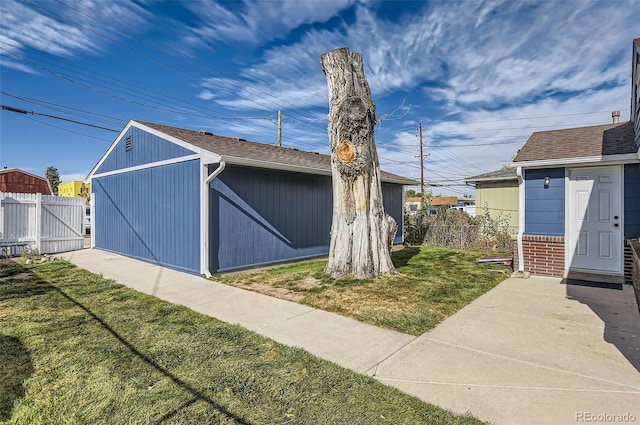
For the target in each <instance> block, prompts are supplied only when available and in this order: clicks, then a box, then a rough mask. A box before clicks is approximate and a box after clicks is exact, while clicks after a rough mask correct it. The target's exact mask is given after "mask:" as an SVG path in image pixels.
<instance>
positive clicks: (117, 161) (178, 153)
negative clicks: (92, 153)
mask: <svg viewBox="0 0 640 425" xmlns="http://www.w3.org/2000/svg"><path fill="white" fill-rule="evenodd" d="M195 153H196V152H195V151H194V150H190V149H187V148H186V147H184V146H180V145H178V144H176V143H173V142H172V141H169V140H167V139H166V138H163V137H161V136H160V135H157V134H152V133H150V132H147V131H145V130H143V129H141V128H138V127H135V126H128V128H126V129H125V131H124V132H123V133H122V134H121V135H120V136H119V137H118V139H116V141H115V142H114V144H113V145H112V147H111V149H109V152H108V153H107V155H106V156H105V157H104V158H103V159H102V161H101V163H100V164H99V165H98V168H97V169H96V170H95V173H94V174H103V173H109V172H113V171H116V170H121V169H126V168H131V167H137V166H141V165H144V164H150V163H157V162H160V161H168V160H172V159H176V158H181V157H186V156H190V155H194V154H195Z"/></svg>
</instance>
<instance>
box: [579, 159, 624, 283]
mask: <svg viewBox="0 0 640 425" xmlns="http://www.w3.org/2000/svg"><path fill="white" fill-rule="evenodd" d="M621 182H622V177H621V167H619V166H613V167H594V168H580V169H572V170H569V205H568V206H567V208H568V224H569V226H568V227H569V229H568V230H569V235H568V244H567V249H568V250H569V251H568V252H567V262H568V264H567V268H570V269H583V270H592V271H596V272H599V271H601V272H613V273H622V264H623V261H622V220H621V219H622V184H621Z"/></svg>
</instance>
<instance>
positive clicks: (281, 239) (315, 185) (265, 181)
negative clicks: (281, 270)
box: [209, 165, 333, 272]
mask: <svg viewBox="0 0 640 425" xmlns="http://www.w3.org/2000/svg"><path fill="white" fill-rule="evenodd" d="M332 196H333V193H332V187H331V177H329V176H320V175H313V174H302V173H292V172H285V171H273V170H265V169H256V168H247V167H240V166H232V165H231V166H229V165H228V166H227V167H226V169H225V170H224V172H223V173H222V174H220V176H218V177H217V178H216V179H215V180H213V182H212V183H211V188H210V201H209V205H210V207H209V208H210V246H211V250H210V255H211V258H210V259H209V265H210V268H211V271H212V272H216V271H222V270H228V269H234V268H240V267H248V266H255V265H260V264H266V263H274V262H278V261H284V260H290V259H296V258H304V257H310V256H315V255H322V254H326V253H328V252H329V230H330V228H331V215H332V204H333V201H332Z"/></svg>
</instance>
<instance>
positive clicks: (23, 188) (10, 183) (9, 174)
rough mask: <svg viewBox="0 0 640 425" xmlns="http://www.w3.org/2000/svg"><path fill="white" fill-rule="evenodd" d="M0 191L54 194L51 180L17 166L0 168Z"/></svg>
mask: <svg viewBox="0 0 640 425" xmlns="http://www.w3.org/2000/svg"><path fill="white" fill-rule="evenodd" d="M0 192H5V193H41V194H43V195H52V194H53V191H52V190H51V185H50V184H49V180H47V179H46V178H44V177H40V176H36V175H35V174H31V173H27V172H26V171H22V170H19V169H17V168H12V169H9V170H0Z"/></svg>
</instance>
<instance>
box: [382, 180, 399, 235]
mask: <svg viewBox="0 0 640 425" xmlns="http://www.w3.org/2000/svg"><path fill="white" fill-rule="evenodd" d="M403 192H404V188H403V187H402V186H401V185H398V184H390V183H382V202H383V204H384V212H386V213H387V214H389V215H390V216H391V217H393V218H394V219H395V220H396V223H398V232H397V233H396V237H395V239H394V242H395V243H401V242H402V218H403V210H404V205H403V202H402V193H403Z"/></svg>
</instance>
